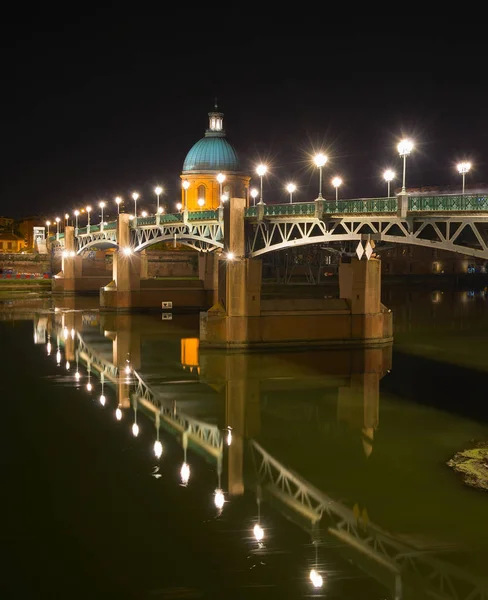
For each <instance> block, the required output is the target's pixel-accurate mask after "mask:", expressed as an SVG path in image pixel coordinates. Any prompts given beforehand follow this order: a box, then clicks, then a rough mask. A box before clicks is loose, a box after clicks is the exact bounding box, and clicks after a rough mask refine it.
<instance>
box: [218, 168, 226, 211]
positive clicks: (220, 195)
mask: <svg viewBox="0 0 488 600" xmlns="http://www.w3.org/2000/svg"><path fill="white" fill-rule="evenodd" d="M217 181H218V182H219V203H220V206H222V184H223V183H224V181H225V175H224V174H223V173H219V174H218V175H217Z"/></svg>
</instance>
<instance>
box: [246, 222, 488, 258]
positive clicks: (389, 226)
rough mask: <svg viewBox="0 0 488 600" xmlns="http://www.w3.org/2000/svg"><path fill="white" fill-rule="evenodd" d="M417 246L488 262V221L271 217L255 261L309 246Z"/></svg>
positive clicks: (256, 233)
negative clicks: (352, 243)
mask: <svg viewBox="0 0 488 600" xmlns="http://www.w3.org/2000/svg"><path fill="white" fill-rule="evenodd" d="M368 235H370V236H371V238H372V239H374V240H375V241H384V242H390V243H396V244H413V245H416V246H427V247H429V248H439V249H442V250H450V251H452V252H459V253H462V254H465V255H468V256H473V257H477V258H484V259H488V216H479V215H459V216H458V215H456V216H434V215H429V216H414V217H407V218H404V219H403V218H399V217H396V216H382V217H373V216H364V217H362V216H358V215H355V216H352V217H341V218H331V219H328V220H327V219H326V220H320V219H316V218H314V217H308V218H307V217H298V218H292V219H290V218H289V217H288V218H286V217H271V218H269V219H266V220H264V221H258V222H255V223H253V234H252V236H251V237H250V239H249V240H248V244H249V246H248V252H249V256H254V257H256V256H260V255H261V254H265V253H267V252H272V251H274V250H282V249H284V248H291V247H294V246H303V245H307V244H318V243H330V242H342V241H349V240H350V241H354V240H357V241H359V240H361V239H364V238H365V237H366V236H368Z"/></svg>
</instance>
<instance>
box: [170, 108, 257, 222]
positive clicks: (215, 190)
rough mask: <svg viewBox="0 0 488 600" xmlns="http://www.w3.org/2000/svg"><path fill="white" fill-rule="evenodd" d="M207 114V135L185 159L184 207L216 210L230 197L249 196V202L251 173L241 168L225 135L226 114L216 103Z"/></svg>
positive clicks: (235, 153)
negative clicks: (213, 108)
mask: <svg viewBox="0 0 488 600" xmlns="http://www.w3.org/2000/svg"><path fill="white" fill-rule="evenodd" d="M208 116H209V127H208V129H207V130H206V132H205V137H203V138H202V139H200V140H199V141H198V142H196V144H194V145H193V146H192V148H191V149H190V151H189V152H188V154H187V155H186V158H185V161H184V163H183V171H182V173H181V176H180V177H181V180H182V182H181V183H182V189H181V204H182V207H183V208H187V209H188V210H189V211H194V210H215V209H217V208H219V206H220V205H221V202H225V201H226V200H227V199H228V198H230V197H239V198H246V200H247V205H248V206H249V182H250V180H251V177H250V176H249V175H246V174H245V173H244V172H242V171H241V166H240V163H239V158H238V156H237V152H236V151H235V149H234V147H233V146H232V145H231V144H230V143H229V142H228V141H227V139H226V134H225V131H224V115H223V113H221V112H219V111H218V110H217V105H215V111H214V112H210V113H208ZM222 198H223V199H222Z"/></svg>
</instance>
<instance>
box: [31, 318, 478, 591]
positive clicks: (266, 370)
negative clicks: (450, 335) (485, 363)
mask: <svg viewBox="0 0 488 600" xmlns="http://www.w3.org/2000/svg"><path fill="white" fill-rule="evenodd" d="M99 319H100V320H99ZM141 324H142V321H138V320H137V318H136V317H133V316H129V315H118V316H117V315H108V316H102V317H99V315H98V313H91V314H87V313H82V312H77V311H68V312H64V311H58V312H55V313H54V315H50V316H49V320H48V321H47V322H46V317H45V316H41V317H40V318H38V319H37V321H36V327H35V331H36V335H35V338H36V339H37V340H38V342H42V340H45V341H46V343H47V344H50V343H51V341H50V340H53V343H55V342H56V343H57V345H58V346H59V348H61V349H63V350H64V357H63V361H62V362H63V363H64V361H66V362H67V363H70V368H71V365H73V368H75V364H76V371H75V374H76V373H77V372H79V371H78V368H79V365H83V366H84V367H85V368H86V371H87V373H86V376H85V377H86V378H87V379H88V382H90V381H91V376H92V375H93V376H97V377H99V378H100V381H101V383H102V395H103V385H104V384H105V383H106V384H108V385H110V386H111V387H112V388H113V389H114V390H115V393H116V398H117V411H118V412H117V411H116V414H117V415H118V417H117V418H119V417H120V416H121V415H122V411H124V410H128V409H132V411H133V414H134V422H133V424H132V431H133V433H134V435H136V434H137V433H138V421H137V415H138V413H141V412H142V413H144V414H145V415H146V416H147V417H148V418H149V419H151V420H152V421H153V422H154V424H155V431H156V437H155V441H154V452H155V454H156V456H158V455H160V454H161V452H162V446H161V443H160V437H159V430H160V427H164V428H165V429H167V430H168V431H170V432H171V433H172V434H174V435H175V436H176V439H177V440H178V441H179V442H180V443H181V445H182V447H183V449H184V460H183V464H182V469H181V477H182V481H183V483H186V484H187V483H188V482H189V480H190V478H191V473H190V464H191V461H190V460H188V462H187V449H192V448H193V449H194V450H196V451H197V452H198V453H199V454H201V455H203V456H204V457H205V458H206V460H208V461H209V462H211V463H212V464H216V465H217V473H218V487H217V489H216V491H215V502H216V505H217V507H220V509H222V508H223V507H224V504H223V502H224V498H225V499H226V500H230V499H231V498H232V497H235V496H239V495H242V494H243V493H244V492H245V489H251V490H254V491H255V493H256V495H257V500H258V505H259V504H260V503H261V502H265V501H269V502H270V503H271V504H272V505H273V506H275V507H277V508H278V509H279V510H280V511H281V512H283V513H284V514H285V515H286V516H288V517H289V518H292V520H293V521H294V522H295V523H297V524H298V525H300V526H301V527H302V528H304V529H306V530H307V531H310V532H311V534H312V536H313V539H314V541H315V542H316V547H320V544H321V543H322V542H323V541H324V539H325V538H324V534H327V536H331V538H332V539H334V540H335V541H337V542H338V543H339V547H340V549H341V551H342V553H343V554H344V555H345V556H346V557H347V558H349V559H350V560H351V561H352V562H353V563H355V564H356V565H357V566H359V567H360V568H361V569H363V570H364V571H366V572H367V573H368V574H369V575H371V576H372V577H374V578H375V579H377V580H378V581H380V582H381V583H382V584H384V585H385V586H386V587H387V588H388V589H389V590H390V592H391V594H392V597H393V598H395V599H401V598H402V599H406V598H414V597H415V598H422V597H425V598H439V599H446V600H487V599H488V584H487V583H486V582H484V581H481V580H478V579H476V578H474V577H473V576H471V574H469V573H468V572H466V571H464V570H462V569H460V568H458V567H456V566H454V565H453V564H451V563H450V562H447V561H444V560H441V559H440V558H438V556H437V555H436V552H435V551H434V550H432V549H425V548H422V549H419V548H417V547H415V546H414V545H413V544H407V543H405V542H404V541H403V540H402V539H400V538H399V537H397V536H395V535H393V534H391V533H389V532H388V531H386V530H384V529H382V528H381V527H379V526H378V525H375V524H373V523H371V522H370V521H369V519H368V517H367V515H366V514H364V513H361V514H360V513H359V511H358V510H356V507H353V508H350V507H348V506H346V504H344V503H342V502H338V501H337V500H335V499H334V498H333V497H332V496H330V495H329V494H328V493H326V492H324V491H322V490H321V489H319V488H318V487H316V486H315V485H313V483H311V482H310V481H309V480H307V478H306V477H303V476H301V475H300V474H298V473H297V472H296V471H294V470H293V469H291V468H290V467H289V466H287V465H285V464H284V462H283V461H280V460H279V459H278V458H277V457H276V455H275V453H274V452H273V453H272V452H270V451H269V450H268V449H266V448H265V447H264V446H265V444H264V443H262V441H261V438H262V419H263V418H264V417H263V415H264V416H266V415H268V416H269V415H270V414H272V413H273V407H272V406H262V405H261V404H262V400H261V394H263V393H264V394H272V393H282V392H283V390H290V389H295V390H297V391H301V393H302V394H303V393H304V392H306V391H312V390H317V389H320V390H324V389H326V388H333V389H337V390H338V395H337V417H338V419H339V420H341V421H343V422H346V423H348V424H349V425H350V426H352V427H353V428H355V429H356V430H359V431H360V436H361V441H362V444H363V449H364V452H365V453H366V455H369V454H370V453H371V451H372V445H373V443H374V432H375V429H376V426H377V424H378V418H379V381H380V379H381V378H382V377H383V376H384V375H385V373H386V372H387V370H388V369H389V368H390V365H391V353H390V352H391V349H367V350H347V351H337V352H314V353H313V354H305V353H286V354H285V355H284V356H285V359H286V369H284V368H283V362H280V363H277V362H276V361H274V359H273V356H272V355H255V354H247V355H246V354H237V353H236V354H232V353H222V354H218V355H216V354H215V353H212V354H211V355H206V354H205V353H200V355H199V353H198V339H196V338H192V337H185V332H184V331H183V332H182V331H181V330H178V329H175V330H174V331H173V332H172V331H171V328H172V327H174V326H175V325H174V323H171V322H169V323H168V322H164V323H160V322H159V321H156V320H153V321H148V322H147V325H146V326H144V327H143V326H142V325H141ZM163 331H164V334H163V335H164V336H165V340H166V343H165V345H164V348H165V352H166V356H165V357H164V358H163V360H161V361H159V362H158V363H157V365H156V368H155V369H153V370H151V371H149V370H147V369H146V368H145V367H144V364H145V362H144V358H145V357H144V356H143V355H144V352H145V351H144V346H145V345H146V344H147V343H148V342H147V341H148V340H149V339H153V340H156V339H157V337H158V336H161V335H162V332H163ZM167 340H170V341H169V342H168V341H167ZM161 348H162V347H161ZM151 350H154V348H151ZM52 351H53V353H54V346H53V348H52ZM176 351H178V353H179V357H178V358H179V364H176V363H177V361H175V360H174V354H175V352H176ZM169 363H173V367H172V368H169V369H167V366H166V365H167V364H169ZM165 369H167V371H165ZM155 371H156V372H157V373H158V375H157V376H156V375H155V373H154V372H155ZM163 371H164V372H163ZM161 373H162V375H161ZM284 373H285V376H284ZM194 386H197V390H198V393H197V394H193V398H190V397H189V396H190V395H191V394H189V393H188V389H189V388H192V389H193V388H194ZM104 398H105V397H104ZM104 401H105V400H104ZM305 404H306V403H305V402H303V405H304V407H303V408H304V409H305ZM182 406H183V407H185V410H181V408H182ZM209 406H210V409H209ZM221 407H223V410H221ZM274 410H277V409H274ZM202 415H203V416H202ZM185 465H186V468H185ZM221 476H223V478H222V479H221ZM258 524H259V523H258ZM255 535H256V537H257V538H259V537H260V536H261V535H264V534H263V532H262V531H261V533H259V530H255ZM314 569H315V571H316V572H314V574H313V575H312V578H311V579H312V584H313V585H316V586H317V587H318V585H319V584H320V583H321V581H320V580H319V579H317V577H318V575H319V573H322V576H323V578H324V579H325V578H326V576H327V574H326V572H325V571H324V570H323V569H322V570H321V569H320V566H319V564H317V565H315V566H314Z"/></svg>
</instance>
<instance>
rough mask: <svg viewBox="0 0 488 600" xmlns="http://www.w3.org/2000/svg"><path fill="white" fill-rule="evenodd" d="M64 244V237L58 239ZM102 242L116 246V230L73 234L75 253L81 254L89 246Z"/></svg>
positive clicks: (105, 244)
mask: <svg viewBox="0 0 488 600" xmlns="http://www.w3.org/2000/svg"><path fill="white" fill-rule="evenodd" d="M60 241H62V242H63V245H64V238H63V239H62V240H60ZM101 243H103V245H104V246H109V247H112V248H117V230H116V229H104V230H103V231H92V232H91V233H82V234H78V235H76V236H75V250H76V254H81V253H82V252H84V251H85V250H88V249H89V248H93V247H95V246H99V245H100V244H101Z"/></svg>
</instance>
